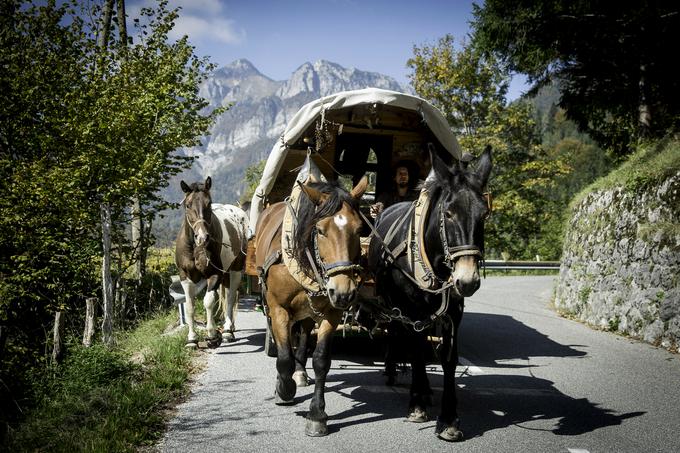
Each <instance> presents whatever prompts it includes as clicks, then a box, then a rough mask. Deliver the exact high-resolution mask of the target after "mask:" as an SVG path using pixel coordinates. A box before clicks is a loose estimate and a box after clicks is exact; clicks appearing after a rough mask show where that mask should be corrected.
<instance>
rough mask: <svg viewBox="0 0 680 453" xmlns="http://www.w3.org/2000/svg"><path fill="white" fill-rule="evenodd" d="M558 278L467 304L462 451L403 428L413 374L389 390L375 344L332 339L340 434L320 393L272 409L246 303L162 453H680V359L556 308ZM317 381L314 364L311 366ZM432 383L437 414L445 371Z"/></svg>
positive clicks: (330, 397) (488, 285)
mask: <svg viewBox="0 0 680 453" xmlns="http://www.w3.org/2000/svg"><path fill="white" fill-rule="evenodd" d="M554 281H555V279H554V278H553V277H496V278H487V279H486V280H484V281H483V282H482V287H481V289H480V290H479V291H478V292H477V294H475V295H474V296H473V297H471V298H469V299H467V300H466V310H465V315H464V317H463V322H462V325H461V330H460V340H459V350H460V356H461V360H460V362H461V365H459V367H458V368H457V379H456V382H457V384H458V387H459V388H458V397H459V405H458V411H459V414H460V418H461V429H462V430H463V432H464V433H465V440H464V441H463V442H461V443H455V444H450V443H446V442H443V441H441V440H439V439H437V438H436V437H435V435H434V425H435V422H434V421H429V422H426V423H421V424H414V423H409V422H406V421H405V418H404V417H405V416H406V410H407V404H408V383H409V382H410V375H409V373H408V371H402V372H401V373H400V375H399V377H398V385H397V386H394V387H387V386H385V377H384V376H383V375H382V365H383V362H382V360H383V356H382V352H381V346H382V345H381V344H380V342H379V341H376V340H371V339H369V338H368V337H363V336H361V337H352V338H345V339H343V338H342V337H338V338H336V341H335V343H334V349H335V354H334V357H333V364H332V366H331V370H330V372H329V375H328V381H327V386H326V412H327V413H328V415H329V420H328V428H329V432H330V434H329V435H328V436H326V437H323V438H309V437H306V436H305V434H304V426H305V420H304V416H305V414H306V412H307V410H308V408H309V402H310V398H311V392H312V389H313V387H311V386H310V387H305V388H300V389H298V393H297V395H296V398H295V404H294V405H293V406H276V405H275V404H274V395H273V394H274V380H275V376H276V370H275V359H273V358H270V357H267V356H266V355H265V354H264V352H263V349H264V336H265V319H264V315H263V314H262V313H261V312H258V311H255V310H254V309H253V306H252V305H247V304H243V305H242V306H241V310H240V312H239V315H238V318H237V321H236V325H237V329H238V332H237V338H238V341H237V342H235V343H231V344H223V345H222V346H220V347H219V348H217V349H215V350H206V351H204V352H199V353H202V354H205V356H206V360H207V365H206V369H205V371H204V372H203V373H201V374H200V375H199V376H197V378H196V382H195V383H194V384H193V387H192V394H191V396H190V398H189V399H188V400H187V401H186V402H185V403H183V404H181V405H180V406H179V407H178V410H177V414H176V416H175V417H174V418H173V420H172V421H171V422H170V424H169V426H168V432H167V433H166V435H165V437H164V439H163V440H162V441H161V442H160V444H159V445H158V449H159V451H164V452H194V451H195V452H232V451H233V452H392V451H397V452H401V451H404V452H406V451H408V452H438V451H456V452H572V453H584V452H593V453H594V452H680V356H678V355H675V354H670V353H668V352H666V351H665V350H662V349H659V348H655V347H653V346H650V345H647V344H644V343H640V342H637V341H633V340H630V339H627V338H624V337H620V336H616V335H613V334H611V333H607V332H600V331H595V330H592V329H590V328H588V327H586V326H584V325H582V324H580V323H578V322H574V321H570V320H567V319H563V318H560V317H558V316H557V315H556V314H555V312H554V311H553V310H552V309H551V308H550V307H549V302H550V299H551V295H552V291H553V285H554ZM308 369H309V371H308V372H309V373H310V376H311V377H313V371H312V370H311V359H310V363H309V364H308ZM428 374H429V376H430V382H431V384H432V387H433V390H434V398H433V400H434V404H435V405H434V407H432V408H430V410H429V414H430V417H431V418H432V419H433V420H434V418H436V415H437V413H438V411H439V407H438V401H439V397H440V396H441V390H442V387H441V386H442V373H441V368H440V367H438V366H436V365H432V366H431V367H430V368H429V371H428Z"/></svg>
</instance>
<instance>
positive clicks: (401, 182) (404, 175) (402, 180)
mask: <svg viewBox="0 0 680 453" xmlns="http://www.w3.org/2000/svg"><path fill="white" fill-rule="evenodd" d="M394 181H395V182H396V183H397V186H399V187H406V186H408V168H406V167H397V172H396V174H395V175H394Z"/></svg>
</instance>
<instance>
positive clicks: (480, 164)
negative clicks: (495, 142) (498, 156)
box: [477, 145, 493, 186]
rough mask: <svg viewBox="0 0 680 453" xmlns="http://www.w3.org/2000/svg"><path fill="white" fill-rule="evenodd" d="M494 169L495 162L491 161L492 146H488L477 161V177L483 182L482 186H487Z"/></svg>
mask: <svg viewBox="0 0 680 453" xmlns="http://www.w3.org/2000/svg"><path fill="white" fill-rule="evenodd" d="M492 168H493V162H492V161H491V146H490V145H486V148H484V152H483V153H482V155H481V156H479V159H478V161H477V177H478V178H479V179H480V181H482V186H486V183H487V181H488V179H489V175H490V174H491V169H492Z"/></svg>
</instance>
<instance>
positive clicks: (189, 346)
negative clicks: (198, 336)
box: [184, 341, 198, 349]
mask: <svg viewBox="0 0 680 453" xmlns="http://www.w3.org/2000/svg"><path fill="white" fill-rule="evenodd" d="M184 347H185V348H187V349H197V348H198V343H196V341H187V342H186V344H185V345H184Z"/></svg>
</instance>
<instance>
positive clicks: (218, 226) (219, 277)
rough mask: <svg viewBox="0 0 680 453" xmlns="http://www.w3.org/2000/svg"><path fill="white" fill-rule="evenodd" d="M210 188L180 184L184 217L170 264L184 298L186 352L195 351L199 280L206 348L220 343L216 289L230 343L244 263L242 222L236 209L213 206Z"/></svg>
mask: <svg viewBox="0 0 680 453" xmlns="http://www.w3.org/2000/svg"><path fill="white" fill-rule="evenodd" d="M211 184H212V181H211V179H210V177H208V178H207V179H206V180H205V183H204V184H199V183H193V184H191V185H190V186H189V185H188V184H186V183H185V182H184V181H182V182H181V187H182V190H183V191H184V193H185V197H184V201H183V202H182V204H183V205H184V212H185V214H184V219H183V221H182V226H181V227H180V230H179V233H178V234H177V240H176V241H175V263H176V264H177V268H178V270H179V276H180V283H181V284H182V288H183V290H184V295H185V298H186V299H185V300H186V302H185V303H184V307H185V311H186V315H187V318H188V324H189V334H188V338H187V346H190V347H195V346H196V339H197V336H196V332H195V330H194V297H195V296H196V284H197V283H199V282H200V281H201V280H203V279H205V280H206V281H207V289H206V293H205V297H204V298H203V305H204V306H205V311H206V318H207V325H206V330H207V332H208V346H210V347H217V346H219V345H220V343H221V341H222V335H221V333H220V332H219V331H218V330H217V329H216V328H215V322H214V316H213V308H214V303H215V300H216V299H217V296H218V294H217V290H218V289H219V301H220V306H221V307H222V311H223V313H224V317H225V323H224V331H225V332H226V333H225V335H226V336H227V340H228V341H233V340H234V331H235V325H234V318H235V314H236V307H237V302H236V301H237V290H238V286H239V283H240V281H241V273H242V271H243V267H244V263H245V256H244V253H243V252H242V251H243V250H245V248H246V241H247V237H248V219H247V216H246V214H245V212H243V211H242V210H241V209H239V208H237V207H236V206H232V205H222V204H213V203H212V200H211V197H210V187H211ZM227 289H228V295H227V294H226V292H227ZM225 301H226V304H225ZM225 305H226V308H225Z"/></svg>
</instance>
